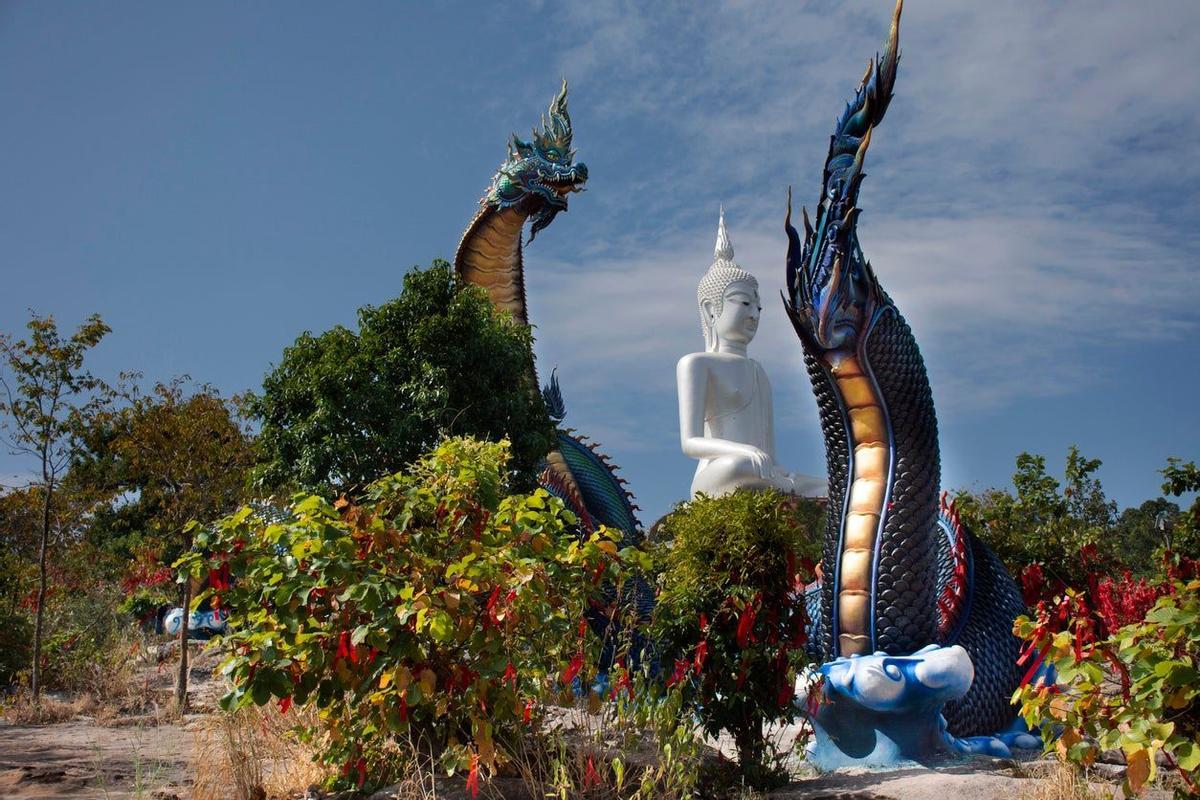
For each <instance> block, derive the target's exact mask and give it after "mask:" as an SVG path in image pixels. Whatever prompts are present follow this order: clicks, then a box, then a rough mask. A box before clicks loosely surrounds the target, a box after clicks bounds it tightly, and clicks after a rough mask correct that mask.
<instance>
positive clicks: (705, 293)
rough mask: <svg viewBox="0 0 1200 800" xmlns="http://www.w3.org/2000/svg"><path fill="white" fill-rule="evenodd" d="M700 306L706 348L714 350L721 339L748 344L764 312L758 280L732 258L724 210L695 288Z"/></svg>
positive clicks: (731, 247) (722, 340)
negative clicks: (709, 261)
mask: <svg viewBox="0 0 1200 800" xmlns="http://www.w3.org/2000/svg"><path fill="white" fill-rule="evenodd" d="M696 300H697V303H698V304H699V308H700V330H701V331H702V332H703V333H704V349H705V350H707V351H708V352H710V353H711V352H713V351H715V350H717V349H718V348H719V347H720V344H721V343H722V342H728V343H736V344H740V345H741V346H743V347H745V346H746V345H748V344H749V343H750V340H751V339H753V338H754V334H755V333H757V332H758V317H759V312H761V311H762V306H761V304H760V303H759V297H758V279H757V278H755V277H754V276H753V275H751V274H750V273H749V272H746V270H744V269H742V268H741V267H739V266H738V265H737V264H736V263H735V262H734V260H733V245H732V244H730V242H729V234H728V233H727V232H726V231H725V210H724V209H721V216H720V221H719V222H718V223H717V246H716V249H715V252H714V253H713V263H712V266H710V267H709V268H708V272H706V273H704V277H703V278H701V279H700V285H699V286H698V287H697V288H696Z"/></svg>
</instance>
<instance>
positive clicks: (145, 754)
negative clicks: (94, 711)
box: [0, 717, 196, 800]
mask: <svg viewBox="0 0 1200 800" xmlns="http://www.w3.org/2000/svg"><path fill="white" fill-rule="evenodd" d="M195 721H196V718H191V719H188V720H185V721H184V722H183V724H180V723H171V724H164V725H157V726H154V727H136V726H126V727H120V728H107V727H100V726H98V725H96V724H95V722H93V721H92V720H90V719H87V718H83V717H79V718H76V719H75V720H73V721H71V722H65V723H59V724H55V725H38V726H25V725H10V724H8V723H6V722H3V721H0V798H5V800H34V799H35V798H50V797H55V798H59V797H63V798H65V797H71V798H79V799H80V800H107V799H109V798H111V800H118V799H120V800H126V798H138V799H139V800H141V799H142V798H145V800H150V798H154V800H171V798H180V800H182V799H183V798H186V797H188V796H189V795H190V790H189V789H188V788H187V784H188V783H190V771H191V760H192V756H193V754H194V753H195V734H194V733H193V732H192V731H191V730H189V729H188V728H189V727H194V724H195Z"/></svg>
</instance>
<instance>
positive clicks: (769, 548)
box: [651, 491, 822, 786]
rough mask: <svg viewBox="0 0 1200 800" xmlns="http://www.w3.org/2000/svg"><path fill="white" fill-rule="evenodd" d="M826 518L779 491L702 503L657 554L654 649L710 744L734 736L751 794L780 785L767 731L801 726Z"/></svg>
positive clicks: (663, 533)
mask: <svg viewBox="0 0 1200 800" xmlns="http://www.w3.org/2000/svg"><path fill="white" fill-rule="evenodd" d="M821 515H822V510H821V508H820V506H818V505H817V504H816V503H814V502H811V501H802V500H794V499H790V498H785V496H784V495H782V494H780V493H778V492H774V491H769V492H751V491H738V492H735V493H734V494H731V495H727V496H725V497H720V498H708V497H698V498H697V499H695V500H693V501H692V502H690V503H686V504H683V505H681V506H679V507H678V508H677V509H676V510H675V511H674V512H672V513H671V515H670V516H668V517H667V518H666V519H665V520H664V522H663V523H662V525H661V527H660V529H659V535H658V537H657V540H656V542H655V544H654V545H653V550H652V552H653V556H654V559H655V567H656V569H657V571H658V574H659V578H658V583H659V595H658V602H657V606H656V608H655V612H654V618H653V620H652V623H651V631H652V633H651V638H652V639H653V641H654V642H655V643H656V645H657V647H658V648H659V650H660V659H661V664H662V669H663V672H664V678H665V681H666V683H667V684H668V685H669V686H673V687H674V686H679V687H682V690H683V692H684V695H685V701H686V705H685V708H688V707H690V708H691V709H692V711H693V713H695V714H696V715H697V717H698V718H699V720H700V722H701V723H702V725H703V726H704V729H705V731H706V732H707V733H709V734H710V735H713V736H716V735H718V734H719V733H720V732H721V730H726V731H728V732H729V733H730V735H731V736H732V737H733V740H734V743H735V744H736V746H737V751H738V761H739V766H740V769H741V773H742V777H744V778H745V779H746V780H747V782H749V783H751V784H752V785H757V786H769V785H771V784H772V783H774V782H775V781H776V779H777V778H778V777H779V776H780V775H779V770H778V765H777V764H775V763H774V759H773V758H772V756H773V754H772V753H770V752H769V748H768V743H767V741H766V739H765V737H764V734H763V725H764V723H768V722H791V721H793V720H794V719H796V717H797V716H798V710H797V708H796V705H795V703H794V702H793V700H794V697H793V693H794V687H795V684H796V677H797V674H798V673H799V671H800V670H802V669H803V668H804V667H805V666H806V665H807V664H808V658H807V656H806V654H805V644H806V642H807V632H808V625H809V622H810V620H809V619H808V615H807V614H806V613H805V608H804V597H803V589H804V585H805V584H806V583H807V582H810V581H812V580H813V578H814V559H815V558H816V557H817V555H818V553H819V545H818V544H817V542H818V536H817V530H818V527H819V523H820V519H821Z"/></svg>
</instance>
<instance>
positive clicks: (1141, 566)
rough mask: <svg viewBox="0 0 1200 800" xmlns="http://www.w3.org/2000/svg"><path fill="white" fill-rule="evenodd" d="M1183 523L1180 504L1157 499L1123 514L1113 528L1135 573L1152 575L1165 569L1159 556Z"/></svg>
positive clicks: (1127, 561)
mask: <svg viewBox="0 0 1200 800" xmlns="http://www.w3.org/2000/svg"><path fill="white" fill-rule="evenodd" d="M1183 521H1184V520H1183V515H1182V514H1181V513H1180V511H1179V505H1178V504H1177V503H1172V502H1171V501H1170V500H1167V499H1166V498H1163V497H1156V498H1154V499H1153V500H1146V501H1145V502H1143V503H1142V504H1141V505H1140V506H1137V507H1136V508H1135V507H1133V506H1131V507H1129V508H1127V509H1125V510H1124V511H1122V512H1121V514H1120V516H1118V517H1117V520H1116V522H1115V523H1114V525H1113V540H1114V541H1116V542H1117V543H1118V547H1119V548H1120V551H1121V554H1122V557H1123V558H1122V560H1123V561H1124V562H1125V564H1126V565H1127V566H1128V567H1129V569H1130V570H1131V571H1133V572H1136V573H1138V574H1139V575H1152V574H1155V573H1157V572H1158V571H1159V570H1160V569H1161V568H1162V562H1161V559H1159V558H1158V557H1157V556H1156V553H1157V552H1158V551H1159V550H1161V549H1162V548H1163V547H1164V545H1166V543H1167V540H1168V538H1169V537H1170V536H1171V535H1172V534H1174V532H1175V531H1177V530H1179V525H1180V523H1181V522H1183Z"/></svg>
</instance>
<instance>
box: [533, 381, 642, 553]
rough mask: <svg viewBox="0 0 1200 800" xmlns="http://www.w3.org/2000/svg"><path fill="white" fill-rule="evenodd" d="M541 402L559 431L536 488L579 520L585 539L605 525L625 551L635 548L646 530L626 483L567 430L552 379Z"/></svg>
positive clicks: (602, 456) (613, 467) (601, 455)
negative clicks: (616, 532) (619, 534)
mask: <svg viewBox="0 0 1200 800" xmlns="http://www.w3.org/2000/svg"><path fill="white" fill-rule="evenodd" d="M542 396H543V398H544V399H545V402H546V410H547V411H548V412H549V414H550V418H551V419H552V420H554V423H555V426H556V435H557V437H558V449H556V450H555V451H553V452H552V453H550V454H549V455H548V456H546V462H545V465H544V467H543V469H542V474H541V477H540V478H539V479H538V482H539V483H540V484H541V485H542V486H543V487H544V488H545V489H546V490H547V491H549V492H550V493H551V494H553V495H554V496H556V497H558V498H560V499H561V500H562V501H563V502H564V503H566V505H567V508H569V509H571V511H572V512H573V513H574V514H575V516H576V517H578V518H579V527H580V532H581V533H584V534H588V533H591V532H592V531H594V530H595V529H596V528H598V527H599V526H600V525H604V526H605V527H607V528H609V529H610V530H619V531H621V532H622V534H623V536H622V539H621V546H622V547H628V546H631V545H636V544H637V543H638V542H639V541H640V539H641V530H642V526H641V523H640V522H639V521H638V518H637V513H636V512H637V511H638V510H639V509H638V506H637V504H636V503H634V501H633V496H632V495H631V494H630V493H629V491H628V490H627V489H626V488H625V486H626V481H625V479H624V478H621V477H619V476H618V475H617V467H616V465H615V464H613V463H612V461H611V460H610V459H609V457H608V456H607V455H605V454H604V453H602V452H600V449H599V447H598V446H597V445H596V443H595V442H592V441H590V440H589V439H588V437H587V436H584V435H583V434H580V433H577V432H576V431H575V430H574V429H573V428H564V427H563V425H562V421H563V418H564V417H566V413H567V411H566V404H565V403H564V402H563V398H562V390H561V389H560V388H559V385H558V376H557V375H555V374H554V373H551V374H550V383H549V385H547V386H546V387H544V388H543V389H542Z"/></svg>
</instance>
